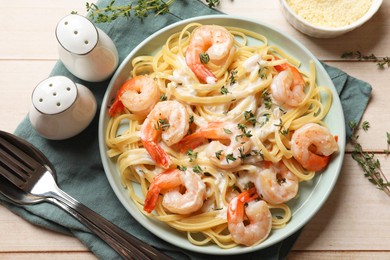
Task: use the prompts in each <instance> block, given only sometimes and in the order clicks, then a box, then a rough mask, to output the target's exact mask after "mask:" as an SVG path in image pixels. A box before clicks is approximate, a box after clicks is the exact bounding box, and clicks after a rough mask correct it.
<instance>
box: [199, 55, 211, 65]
mask: <svg viewBox="0 0 390 260" xmlns="http://www.w3.org/2000/svg"><path fill="white" fill-rule="evenodd" d="M199 58H200V62H202V64H207V63H209V61H210V56H209V55H208V54H207V53H201V54H199Z"/></svg>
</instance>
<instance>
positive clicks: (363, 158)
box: [349, 121, 390, 196]
mask: <svg viewBox="0 0 390 260" xmlns="http://www.w3.org/2000/svg"><path fill="white" fill-rule="evenodd" d="M349 127H350V128H351V130H352V133H353V134H352V137H351V140H350V143H351V144H352V145H353V148H354V150H353V151H352V154H351V156H352V158H353V159H354V160H355V161H356V162H357V163H358V164H359V166H360V167H361V168H362V169H363V171H364V176H365V177H366V178H367V179H368V180H369V181H370V182H371V183H372V184H374V185H375V186H376V187H377V188H378V189H380V190H382V191H384V192H385V193H386V194H387V195H388V196H390V182H389V181H388V180H387V178H386V176H385V175H384V173H383V171H382V169H381V165H380V162H379V160H378V159H376V158H375V155H374V154H373V153H368V152H365V151H364V150H363V148H362V146H361V144H360V143H359V142H358V138H359V135H358V134H357V131H358V130H359V126H358V125H357V123H355V122H349ZM361 128H362V129H363V130H364V131H365V132H367V131H368V129H369V128H370V124H369V123H368V122H367V121H364V122H363V123H362V124H361ZM389 144H390V134H389V133H387V145H389Z"/></svg>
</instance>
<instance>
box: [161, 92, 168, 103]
mask: <svg viewBox="0 0 390 260" xmlns="http://www.w3.org/2000/svg"><path fill="white" fill-rule="evenodd" d="M167 100H168V97H167V95H166V94H165V93H163V94H162V95H161V96H160V101H167Z"/></svg>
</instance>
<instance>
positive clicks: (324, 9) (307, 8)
mask: <svg viewBox="0 0 390 260" xmlns="http://www.w3.org/2000/svg"><path fill="white" fill-rule="evenodd" d="M286 3H287V4H288V5H289V6H290V7H291V9H292V10H293V11H294V12H295V13H296V14H297V15H298V16H300V17H301V18H303V19H304V20H306V21H307V22H308V23H310V24H312V25H316V26H320V27H327V28H337V27H343V26H347V25H349V24H351V23H353V22H354V21H356V20H358V19H359V18H361V17H362V16H363V15H364V14H365V13H366V12H367V11H368V9H369V8H370V6H371V4H372V0H286Z"/></svg>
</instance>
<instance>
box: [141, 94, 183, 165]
mask: <svg viewBox="0 0 390 260" xmlns="http://www.w3.org/2000/svg"><path fill="white" fill-rule="evenodd" d="M188 129H189V115H188V113H187V110H186V108H185V106H184V105H182V104H181V103H179V102H178V101H164V102H159V103H157V105H156V106H155V107H154V108H153V109H152V111H151V112H150V113H149V115H148V116H147V118H146V119H145V121H144V123H143V124H142V128H141V141H142V144H143V146H144V147H145V149H146V150H147V151H148V153H149V155H150V156H151V157H152V159H153V160H154V161H155V162H156V164H157V165H159V166H161V167H163V168H165V169H166V168H168V167H169V165H170V158H169V156H168V154H167V153H166V152H165V151H164V149H163V148H162V147H161V146H160V145H159V144H158V142H159V139H160V136H161V137H162V140H163V141H164V142H165V143H166V144H167V145H168V146H171V145H173V144H175V143H177V142H179V141H180V140H181V139H182V138H183V137H184V136H185V135H186V134H187V132H188Z"/></svg>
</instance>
